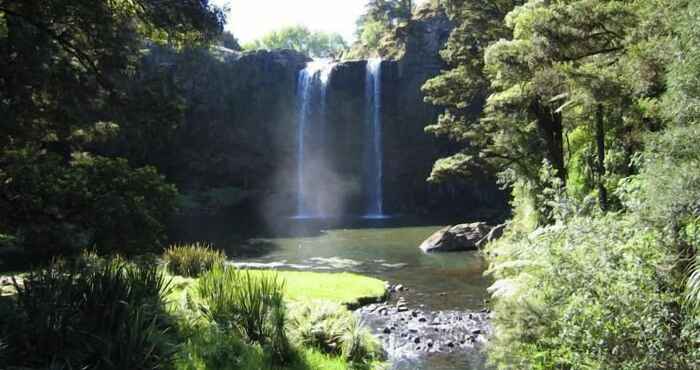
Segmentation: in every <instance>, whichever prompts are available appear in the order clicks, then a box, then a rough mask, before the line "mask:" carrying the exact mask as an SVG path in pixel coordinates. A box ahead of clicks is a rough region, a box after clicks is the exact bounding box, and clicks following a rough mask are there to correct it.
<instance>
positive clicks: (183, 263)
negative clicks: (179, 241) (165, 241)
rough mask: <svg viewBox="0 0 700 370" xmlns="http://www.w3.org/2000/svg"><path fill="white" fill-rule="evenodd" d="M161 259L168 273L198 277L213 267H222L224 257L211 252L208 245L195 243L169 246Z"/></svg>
mask: <svg viewBox="0 0 700 370" xmlns="http://www.w3.org/2000/svg"><path fill="white" fill-rule="evenodd" d="M163 259H164V260H165V262H166V266H167V268H168V271H170V273H172V274H175V275H182V276H187V277H198V276H200V275H201V274H202V273H204V272H207V271H209V270H211V269H212V268H213V267H214V266H217V265H222V264H223V263H224V261H226V255H225V254H224V253H223V252H221V251H217V250H213V249H212V248H211V246H210V245H207V244H199V243H195V244H189V245H174V246H171V247H170V248H168V249H167V250H166V251H165V253H163Z"/></svg>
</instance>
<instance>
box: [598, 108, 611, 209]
mask: <svg viewBox="0 0 700 370" xmlns="http://www.w3.org/2000/svg"><path fill="white" fill-rule="evenodd" d="M595 142H596V148H597V149H598V163H597V164H596V173H597V175H598V203H599V205H600V209H601V210H602V211H606V210H607V209H608V190H607V189H606V188H605V121H604V111H603V104H598V107H597V110H596V122H595Z"/></svg>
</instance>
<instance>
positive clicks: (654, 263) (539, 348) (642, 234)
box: [488, 215, 690, 369]
mask: <svg viewBox="0 0 700 370" xmlns="http://www.w3.org/2000/svg"><path fill="white" fill-rule="evenodd" d="M636 226H637V224H636V221H635V220H633V219H629V218H621V217H620V216H619V215H608V216H605V217H600V218H588V217H575V218H573V219H571V220H569V222H567V223H566V224H565V225H564V224H562V223H560V224H557V225H555V226H550V227H546V228H541V229H538V230H537V231H536V232H534V233H532V234H530V235H520V236H515V235H511V237H510V238H507V239H504V240H502V241H499V242H498V243H496V244H494V245H491V246H490V247H489V250H488V252H489V253H490V254H491V256H492V265H491V273H492V274H493V275H494V276H495V277H496V278H497V280H496V282H495V284H494V285H493V287H492V288H491V291H492V294H493V296H494V298H495V318H494V325H495V332H496V333H497V334H496V336H495V338H494V341H493V342H492V351H491V359H492V360H493V361H494V362H496V363H497V364H498V365H500V367H501V368H513V367H515V368H534V369H551V368H567V369H568V368H570V369H584V368H585V369H683V368H689V366H690V363H689V362H688V359H687V357H685V356H683V354H684V352H685V351H686V349H685V348H683V346H682V343H681V341H680V326H679V325H678V322H679V320H680V315H681V314H682V312H681V310H680V304H681V301H680V299H679V297H680V295H679V294H677V293H678V290H679V280H678V279H675V278H674V276H673V274H669V273H668V271H670V270H672V268H673V265H674V263H675V260H674V257H673V254H672V253H670V252H669V250H668V249H667V248H666V247H665V246H664V245H663V243H662V242H661V239H660V237H661V235H660V234H659V233H658V232H655V231H653V230H652V229H639V228H637V227H636Z"/></svg>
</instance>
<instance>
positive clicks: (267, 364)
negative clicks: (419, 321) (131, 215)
mask: <svg viewBox="0 0 700 370" xmlns="http://www.w3.org/2000/svg"><path fill="white" fill-rule="evenodd" d="M196 248H198V249H199V250H198V251H197V253H194V254H193V255H196V256H202V255H206V254H208V253H210V252H211V251H210V250H206V248H200V247H199V246H198V247H196ZM189 252H191V251H189ZM164 258H165V259H166V260H167V257H164ZM188 258H189V257H188ZM188 258H185V259H183V260H184V261H185V262H186V263H185V264H183V265H182V266H187V269H186V270H187V271H190V272H192V271H197V273H196V274H195V275H196V277H186V276H182V275H178V273H177V272H174V271H171V267H169V266H168V264H167V263H166V264H165V265H159V264H156V263H154V261H153V259H144V260H139V261H140V262H131V261H127V260H124V259H121V258H107V259H103V258H100V257H97V256H95V255H83V256H80V257H79V258H77V259H75V260H70V261H59V262H56V263H53V264H51V265H49V266H47V267H45V268H42V269H40V270H36V271H34V272H30V273H26V274H23V276H22V282H21V283H20V285H19V286H18V287H16V288H15V287H14V286H4V287H3V292H4V291H5V290H7V292H4V294H5V296H4V297H2V299H0V303H1V304H0V312H3V315H1V316H0V368H13V367H21V368H26V369H40V368H46V367H47V366H48V367H51V368H64V367H66V366H69V365H70V366H76V365H79V366H80V367H85V368H104V369H122V368H139V369H144V370H146V369H177V370H205V369H207V370H208V369H213V370H216V369H221V370H224V369H226V370H228V369H230V370H236V369H241V370H242V369H246V370H249V369H252V370H256V369H257V370H266V369H280V370H282V369H286V370H291V369H293V370H312V369H338V370H341V369H376V368H381V367H382V361H381V347H380V346H379V343H378V341H377V340H376V339H375V338H374V337H373V336H372V335H371V334H370V332H369V331H368V330H367V329H366V328H363V327H362V326H361V325H360V323H359V321H358V320H359V319H358V318H357V317H355V316H354V315H353V314H352V312H351V311H350V310H349V309H348V307H350V306H355V305H357V304H359V302H366V301H376V300H379V299H381V298H383V296H384V294H385V288H384V282H382V281H380V280H377V279H373V278H369V277H365V276H361V275H356V274H348V273H316V272H299V271H293V272H290V271H271V270H250V271H248V270H240V269H236V268H234V267H224V266H223V265H222V264H221V263H216V264H214V265H212V266H209V267H205V268H202V269H198V268H195V269H192V267H193V266H194V267H196V265H197V264H200V265H202V266H203V264H202V263H200V262H201V261H206V260H207V259H201V258H199V257H195V258H192V259H191V260H188ZM5 285H7V284H5ZM5 288H7V289H5ZM37 354H42V355H37Z"/></svg>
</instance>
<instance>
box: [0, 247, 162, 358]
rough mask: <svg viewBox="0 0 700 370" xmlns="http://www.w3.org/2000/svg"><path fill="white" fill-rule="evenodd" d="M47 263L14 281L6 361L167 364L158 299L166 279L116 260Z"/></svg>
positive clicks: (5, 331) (6, 322) (0, 324)
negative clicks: (14, 288) (13, 297)
mask: <svg viewBox="0 0 700 370" xmlns="http://www.w3.org/2000/svg"><path fill="white" fill-rule="evenodd" d="M93 262H96V263H95V264H94V265H91V266H90V267H86V266H85V265H84V264H72V263H67V262H61V261H58V262H55V263H54V264H52V265H51V266H49V267H48V268H47V269H46V270H41V271H35V272H32V273H30V274H29V275H27V276H25V277H24V278H23V281H22V283H21V284H19V283H18V284H16V289H17V296H16V300H15V301H13V302H11V303H10V309H9V311H10V314H6V315H3V316H2V318H0V330H1V334H0V336H2V337H3V338H8V341H7V343H8V347H7V350H6V358H5V359H4V361H5V363H4V364H2V365H4V366H2V367H3V368H5V367H6V366H9V367H13V366H29V367H37V368H99V369H115V370H116V369H160V368H164V367H167V366H168V364H170V363H171V359H172V354H173V346H172V345H173V344H172V340H171V339H172V338H170V337H169V335H167V317H166V316H165V314H164V307H165V302H164V300H163V299H164V298H163V297H165V296H166V295H167V294H169V290H170V282H169V280H167V279H166V278H165V277H164V276H163V274H161V273H160V272H158V271H157V269H156V268H155V267H153V266H146V265H143V266H139V265H135V264H131V263H127V262H124V261H123V260H120V259H109V260H99V259H97V260H93Z"/></svg>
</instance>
